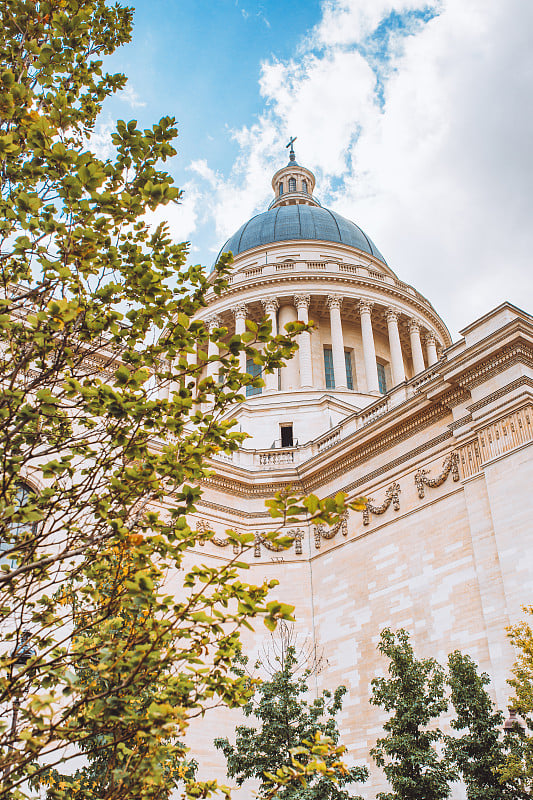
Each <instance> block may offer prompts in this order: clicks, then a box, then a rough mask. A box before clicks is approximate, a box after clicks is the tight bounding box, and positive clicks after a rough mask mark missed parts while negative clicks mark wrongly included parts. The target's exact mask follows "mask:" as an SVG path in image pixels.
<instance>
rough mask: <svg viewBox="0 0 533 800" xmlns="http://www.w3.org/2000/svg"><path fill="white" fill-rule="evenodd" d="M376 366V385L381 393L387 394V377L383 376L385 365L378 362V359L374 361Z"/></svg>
mask: <svg viewBox="0 0 533 800" xmlns="http://www.w3.org/2000/svg"><path fill="white" fill-rule="evenodd" d="M376 366H377V368H378V386H379V391H380V392H381V394H387V379H386V377H385V367H384V365H383V364H380V363H379V361H378V362H377V363H376Z"/></svg>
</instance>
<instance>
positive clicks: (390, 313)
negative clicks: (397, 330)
mask: <svg viewBox="0 0 533 800" xmlns="http://www.w3.org/2000/svg"><path fill="white" fill-rule="evenodd" d="M399 316H400V311H399V310H398V309H397V308H388V309H387V311H386V313H385V319H386V320H387V322H395V323H396V324H397V323H398V317H399Z"/></svg>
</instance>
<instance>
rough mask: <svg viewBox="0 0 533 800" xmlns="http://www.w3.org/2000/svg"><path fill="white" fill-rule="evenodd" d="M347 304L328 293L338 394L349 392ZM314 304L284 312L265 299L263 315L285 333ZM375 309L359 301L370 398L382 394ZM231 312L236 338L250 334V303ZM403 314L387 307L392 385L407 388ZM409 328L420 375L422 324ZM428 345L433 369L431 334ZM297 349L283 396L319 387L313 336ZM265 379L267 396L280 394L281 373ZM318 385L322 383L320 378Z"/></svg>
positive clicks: (304, 299)
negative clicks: (343, 312)
mask: <svg viewBox="0 0 533 800" xmlns="http://www.w3.org/2000/svg"><path fill="white" fill-rule="evenodd" d="M343 299H344V298H343V297H342V295H339V294H329V295H328V296H327V305H328V308H329V316H330V329H331V351H332V361H333V374H334V378H335V388H336V389H347V388H348V387H347V377H346V360H345V351H344V334H343V327H342V318H341V308H342V303H343ZM310 301H311V297H310V295H308V294H297V295H294V302H293V304H286V303H284V304H283V305H281V307H280V303H279V301H278V299H277V298H276V297H267V298H265V299H263V300H261V303H262V305H263V311H264V315H265V316H266V317H267V318H268V319H269V320H270V323H271V325H272V333H273V334H276V333H277V332H278V329H279V330H283V329H284V327H285V325H286V324H287V323H288V322H294V321H295V320H299V321H300V322H304V323H307V322H308V321H309V304H310ZM373 308H374V303H373V302H372V301H370V300H364V299H361V300H359V301H358V311H359V316H360V320H361V336H362V344H363V359H364V365H365V374H366V384H367V387H366V390H367V392H368V393H369V394H379V391H380V389H379V379H378V369H377V361H376V348H375V343H374V330H373V325H372V313H373ZM232 310H233V314H234V317H235V333H236V334H237V335H242V334H243V333H244V332H245V330H246V316H247V310H248V309H247V306H246V303H239V304H238V305H236V306H234V307H233V309H232ZM402 313H403V312H401V311H400V310H399V309H397V308H394V307H389V308H387V309H386V310H385V319H386V322H387V330H388V339H389V350H390V367H391V374H392V383H393V386H397V385H398V384H400V383H403V382H404V381H405V379H406V375H405V366H404V359H403V352H402V344H401V340H400V331H399V326H398V320H399V317H400V314H402ZM207 324H208V326H209V330H210V331H212V330H213V329H214V328H215V327H218V326H220V325H221V324H222V323H221V320H220V317H218V316H214V317H210V318H209V319H208V320H207ZM408 325H409V339H410V343H411V353H412V360H413V369H414V373H415V375H416V374H418V373H419V372H423V371H424V370H425V369H426V365H425V362H424V353H423V348H422V337H421V333H420V322H419V321H418V320H417V319H415V318H410V319H409V321H408ZM424 344H425V346H426V354H427V361H428V365H429V366H431V365H432V364H434V363H436V361H437V360H438V355H437V342H436V339H435V336H434V335H433V334H432V333H430V332H427V333H426V334H425V336H424ZM298 346H299V347H298V354H297V356H295V358H293V359H292V360H291V361H289V362H288V364H287V366H286V367H285V368H284V369H283V370H282V372H281V389H282V390H283V391H290V390H296V389H312V388H317V387H316V386H315V383H314V382H313V362H312V354H311V334H310V333H309V332H307V331H304V332H303V333H301V334H300V335H299V337H298ZM217 352H218V350H217V344H216V343H214V342H209V348H208V355H209V356H215V355H216V354H217ZM239 368H240V370H241V371H242V372H245V371H246V354H245V353H241V354H240V364H239ZM216 370H217V364H216V362H211V363H208V365H207V374H208V375H211V376H212V377H213V378H215V377H216ZM264 380H265V391H267V392H273V391H277V390H278V375H277V373H275V372H274V373H271V374H265V376H264ZM315 382H316V383H318V381H317V380H316V377H315ZM320 383H321V381H320Z"/></svg>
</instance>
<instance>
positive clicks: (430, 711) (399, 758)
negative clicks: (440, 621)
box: [370, 628, 455, 800]
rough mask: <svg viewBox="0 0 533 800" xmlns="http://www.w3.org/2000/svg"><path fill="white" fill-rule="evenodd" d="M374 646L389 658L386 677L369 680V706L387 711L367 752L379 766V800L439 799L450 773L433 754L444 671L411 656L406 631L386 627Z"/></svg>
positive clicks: (440, 736)
mask: <svg viewBox="0 0 533 800" xmlns="http://www.w3.org/2000/svg"><path fill="white" fill-rule="evenodd" d="M378 649H379V651H380V652H381V653H382V654H383V655H384V656H386V657H387V658H388V659H389V666H388V672H389V677H388V678H374V679H373V680H372V697H371V700H370V702H371V703H372V704H373V705H376V706H381V708H383V709H384V710H385V711H387V712H389V713H390V716H389V719H388V720H387V721H386V722H385V724H384V725H383V728H384V730H385V732H386V736H383V737H381V738H379V739H378V740H377V742H376V745H375V747H374V748H373V749H372V751H371V754H372V756H373V758H374V759H375V761H376V763H377V764H378V766H380V767H383V770H384V772H385V775H386V776H387V779H388V781H389V783H390V784H391V787H392V791H391V792H381V793H380V794H379V795H378V798H379V800H420V798H422V797H423V798H424V800H441V798H446V797H448V796H449V794H450V791H451V790H450V785H449V784H450V781H452V780H454V778H455V772H454V770H453V768H452V767H451V766H450V764H449V763H448V761H447V759H446V758H444V757H441V756H440V755H439V749H438V747H439V744H440V743H442V741H443V738H444V737H443V734H442V732H441V731H440V730H439V728H437V727H435V724H434V720H435V719H438V717H439V716H440V715H441V714H442V713H443V712H444V711H446V709H447V701H446V699H445V696H444V681H445V676H444V671H443V669H442V667H440V666H439V664H438V663H437V662H436V661H435V660H434V659H433V658H425V659H417V658H416V657H415V655H414V652H413V648H412V645H411V643H410V641H409V635H408V633H407V631H405V630H403V629H401V630H399V631H398V632H397V633H394V632H392V631H391V630H390V629H388V628H386V629H385V630H383V631H382V633H381V639H380V643H379V645H378Z"/></svg>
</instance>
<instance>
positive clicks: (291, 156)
mask: <svg viewBox="0 0 533 800" xmlns="http://www.w3.org/2000/svg"><path fill="white" fill-rule="evenodd" d="M297 138H298V137H297V136H291V138H290V139H289V143H288V144H286V145H285V147H290V148H291V149H290V150H289V161H296V154H295V152H294V147H293V144H294V142H295V141H296V139H297Z"/></svg>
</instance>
